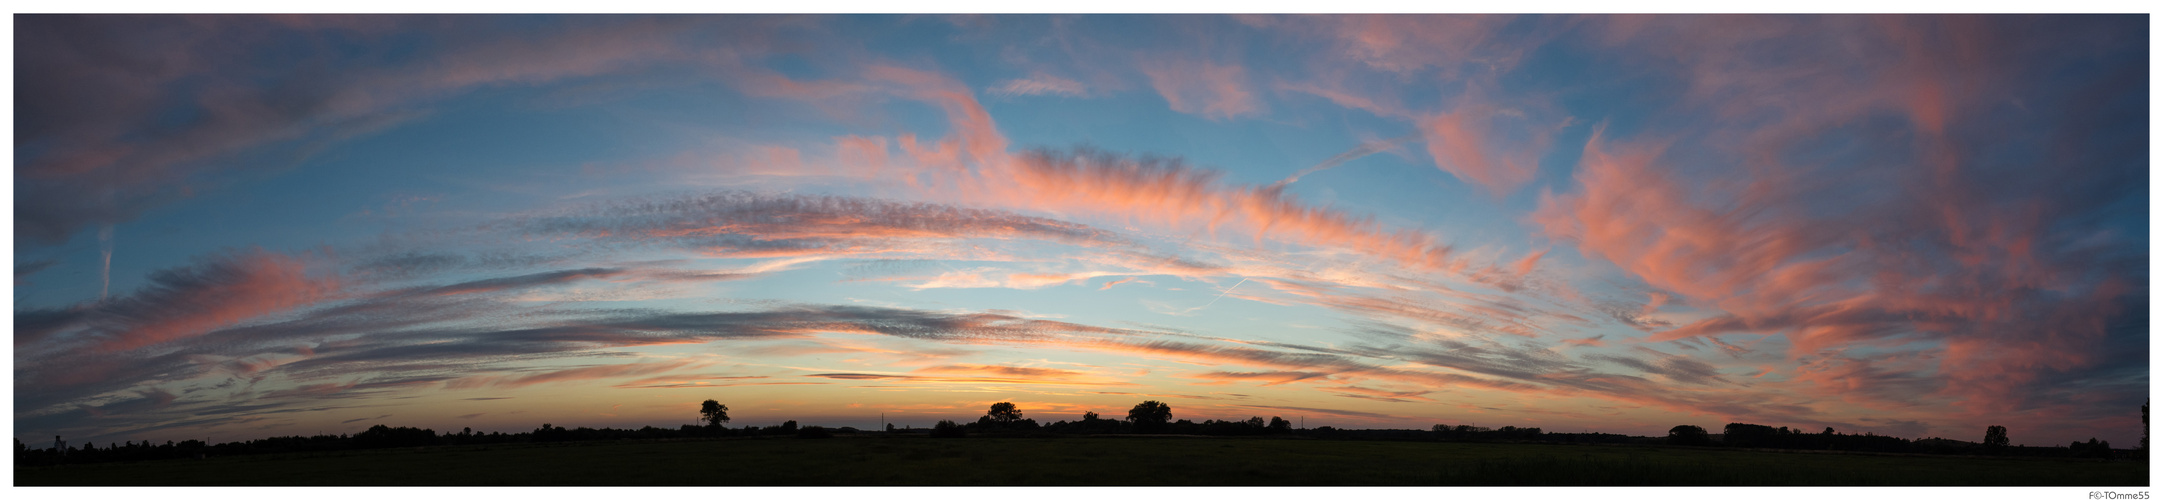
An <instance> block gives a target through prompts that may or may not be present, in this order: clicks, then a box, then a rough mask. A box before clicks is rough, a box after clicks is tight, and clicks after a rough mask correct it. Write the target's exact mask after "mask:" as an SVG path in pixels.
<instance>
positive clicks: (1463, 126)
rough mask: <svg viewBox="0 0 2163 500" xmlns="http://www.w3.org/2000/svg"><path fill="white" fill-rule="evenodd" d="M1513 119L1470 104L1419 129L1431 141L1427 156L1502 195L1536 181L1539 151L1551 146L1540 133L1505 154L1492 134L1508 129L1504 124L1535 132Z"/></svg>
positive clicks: (1438, 117)
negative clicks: (1533, 179) (1495, 131)
mask: <svg viewBox="0 0 2163 500" xmlns="http://www.w3.org/2000/svg"><path fill="white" fill-rule="evenodd" d="M1508 118H1509V117H1508V115H1506V114H1504V113H1502V112H1501V111H1499V110H1497V109H1495V108H1493V107H1491V106H1486V105H1467V106H1463V107H1460V108H1459V109H1457V110H1454V111H1450V112H1447V113H1441V114H1438V115H1434V116H1432V117H1429V118H1427V119H1425V120H1422V121H1420V124H1419V125H1420V132H1421V133H1422V134H1424V135H1425V136H1426V140H1427V154H1428V155H1430V156H1433V157H1434V161H1435V166H1436V167H1439V168H1441V169H1442V170H1443V171H1445V172H1449V173H1450V175H1455V176H1457V178H1458V179H1462V180H1465V181H1469V182H1472V183H1474V184H1478V185H1479V186H1480V187H1482V188H1485V189H1486V190H1487V192H1488V193H1490V194H1494V195H1496V196H1502V195H1507V194H1510V193H1512V192H1515V191H1516V190H1517V188H1519V187H1522V186H1524V185H1525V183H1528V182H1532V177H1533V175H1534V174H1537V173H1539V156H1538V155H1539V152H1540V151H1541V150H1543V149H1545V146H1546V140H1545V139H1546V136H1545V134H1540V133H1534V134H1533V138H1532V140H1530V141H1528V142H1527V143H1525V144H1523V145H1520V146H1518V147H1517V148H1510V149H1507V150H1505V149H1502V148H1503V147H1502V146H1501V145H1500V144H1498V142H1499V141H1496V140H1495V139H1494V138H1492V137H1490V134H1491V132H1490V130H1493V129H1499V128H1503V127H1500V126H1498V125H1503V124H1505V123H1506V124H1508V125H1515V126H1517V128H1520V129H1530V128H1532V127H1529V126H1526V125H1524V124H1522V123H1521V120H1509V119H1508Z"/></svg>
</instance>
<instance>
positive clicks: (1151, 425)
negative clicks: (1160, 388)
mask: <svg viewBox="0 0 2163 500" xmlns="http://www.w3.org/2000/svg"><path fill="white" fill-rule="evenodd" d="M1127 421H1128V422H1133V423H1134V428H1135V430H1138V431H1142V432H1157V431H1161V430H1163V429H1164V427H1165V425H1166V424H1169V423H1171V421H1172V405H1168V404H1164V403H1159V402H1156V401H1143V402H1142V404H1138V405H1134V409H1131V410H1127Z"/></svg>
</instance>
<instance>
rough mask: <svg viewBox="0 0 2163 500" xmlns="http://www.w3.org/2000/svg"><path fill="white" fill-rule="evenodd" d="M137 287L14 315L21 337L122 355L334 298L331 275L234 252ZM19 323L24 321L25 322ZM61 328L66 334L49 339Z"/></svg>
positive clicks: (276, 257)
mask: <svg viewBox="0 0 2163 500" xmlns="http://www.w3.org/2000/svg"><path fill="white" fill-rule="evenodd" d="M149 279H150V283H149V284H147V285H145V286H144V287H143V288H142V289H140V290H137V291H136V292H134V293H132V294H130V295H127V296H124V297H119V298H115V299H112V300H109V301H106V302H101V303H96V304H88V305H85V306H81V307H78V308H73V309H72V310H70V311H55V310H32V311H25V312H24V313H19V314H18V315H17V324H18V325H21V326H29V327H31V330H32V335H29V336H27V338H26V337H25V336H18V337H17V341H18V343H22V342H24V341H26V340H55V341H64V342H80V343H85V344H88V346H89V347H88V349H91V350H94V351H100V352H111V351H123V350H131V349H137V348H142V347H148V346H152V345H156V344H162V343H167V342H171V341H175V340H180V339H185V338H189V337H194V336H197V335H201V334H203V333H205V332H208V331H210V330H212V329H216V328H219V327H223V326H227V325H231V324H234V323H237V322H240V321H243V320H247V319H250V318H254V317H258V316H262V315H266V314H270V313H274V312H279V311H285V310H290V309H293V308H296V307H300V306H305V305H309V304H313V303H316V302H318V301H322V300H326V299H330V298H334V297H336V296H337V295H338V294H339V293H340V282H339V280H338V279H337V278H336V277H335V276H331V275H325V274H323V273H314V274H311V273H310V272H309V270H308V263H307V262H306V261H304V260H302V259H301V258H297V257H292V256H287V255H281V254H274V253H269V252H265V251H262V250H248V251H236V252H230V253H226V254H222V255H216V256H212V257H208V258H205V259H202V260H200V261H199V262H198V263H196V264H195V265H192V266H186V267H176V268H170V269H165V270H161V271H158V272H155V273H152V274H151V275H150V277H149ZM25 320H28V321H27V324H25ZM62 331H71V332H70V333H71V334H70V335H65V336H57V337H56V336H55V335H58V334H60V333H61V332H62Z"/></svg>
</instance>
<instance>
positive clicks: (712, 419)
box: [698, 399, 729, 427]
mask: <svg viewBox="0 0 2163 500" xmlns="http://www.w3.org/2000/svg"><path fill="white" fill-rule="evenodd" d="M698 414H699V416H700V417H703V418H702V420H705V421H706V426H707V427H720V426H721V423H722V422H727V421H729V405H725V404H721V402H720V401H714V400H711V399H708V400H706V402H704V403H699V405H698Z"/></svg>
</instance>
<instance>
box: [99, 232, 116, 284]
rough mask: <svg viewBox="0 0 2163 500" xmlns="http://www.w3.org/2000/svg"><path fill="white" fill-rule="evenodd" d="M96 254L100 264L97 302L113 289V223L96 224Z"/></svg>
mask: <svg viewBox="0 0 2163 500" xmlns="http://www.w3.org/2000/svg"><path fill="white" fill-rule="evenodd" d="M98 246H99V248H98V255H99V257H100V260H101V261H102V265H100V266H99V268H98V283H99V285H98V302H104V301H105V296H106V295H107V294H108V293H110V292H112V290H113V225H112V224H106V225H103V226H98Z"/></svg>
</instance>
